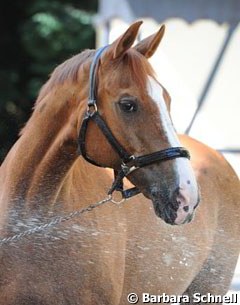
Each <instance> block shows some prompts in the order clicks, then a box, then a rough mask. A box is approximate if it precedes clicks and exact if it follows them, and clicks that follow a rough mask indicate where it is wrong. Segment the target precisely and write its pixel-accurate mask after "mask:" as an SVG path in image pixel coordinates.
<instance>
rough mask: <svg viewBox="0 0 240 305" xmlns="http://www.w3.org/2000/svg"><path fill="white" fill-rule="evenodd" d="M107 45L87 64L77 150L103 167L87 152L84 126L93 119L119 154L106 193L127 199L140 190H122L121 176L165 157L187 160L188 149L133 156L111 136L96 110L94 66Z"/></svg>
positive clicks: (181, 148)
mask: <svg viewBox="0 0 240 305" xmlns="http://www.w3.org/2000/svg"><path fill="white" fill-rule="evenodd" d="M107 47H108V46H105V47H103V48H100V49H98V50H97V51H96V54H95V56H94V58H93V61H92V64H91V67H90V76H89V99H88V109H87V112H86V114H85V117H84V119H83V122H82V126H81V129H80V132H79V136H78V150H79V153H80V154H81V155H82V156H83V157H84V159H85V160H87V161H88V162H90V163H92V164H94V165H96V166H100V167H104V166H102V165H101V164H98V163H97V162H96V161H94V160H93V159H92V158H91V157H89V156H88V154H87V152H86V133H87V127H88V123H89V121H90V120H92V121H93V122H94V123H95V124H96V125H97V126H98V127H99V129H100V130H101V131H102V133H103V134H104V136H105V138H106V139H107V141H108V142H109V143H110V145H111V146H112V148H113V149H114V150H115V152H116V153H117V154H118V155H119V157H120V159H121V161H122V163H121V169H120V170H114V176H115V179H114V181H113V184H112V186H111V188H110V189H109V191H108V194H109V195H111V194H112V193H113V192H114V191H120V192H121V193H122V196H123V198H130V197H132V196H135V195H137V194H139V193H140V192H141V191H140V190H139V189H138V188H137V187H132V188H130V189H127V190H124V189H123V178H124V177H126V176H128V175H129V174H130V173H132V172H133V171H135V170H137V169H139V168H142V167H144V166H147V165H150V164H153V163H156V162H163V161H166V160H172V159H176V158H187V159H190V154H189V152H188V151H187V150H186V149H185V148H183V147H170V148H167V149H164V150H160V151H156V152H153V153H151V154H147V155H143V156H138V157H136V156H134V155H130V154H129V153H128V152H127V151H126V150H125V149H124V148H123V147H122V145H120V143H119V142H118V140H117V139H116V138H115V136H114V135H113V133H112V131H111V130H110V128H109V127H108V125H107V124H106V122H105V121H104V120H103V118H102V117H101V115H100V114H99V112H98V110H97V96H96V91H97V84H96V79H97V67H98V63H99V59H100V56H101V55H102V53H103V51H104V50H105V49H106V48H107Z"/></svg>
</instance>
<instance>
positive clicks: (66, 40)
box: [0, 0, 97, 163]
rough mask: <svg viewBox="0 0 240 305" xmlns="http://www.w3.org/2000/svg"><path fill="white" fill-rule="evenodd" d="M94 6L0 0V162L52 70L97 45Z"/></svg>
mask: <svg viewBox="0 0 240 305" xmlns="http://www.w3.org/2000/svg"><path fill="white" fill-rule="evenodd" d="M96 11H97V0H75V1H74V0H61V1H55V0H51V1H49V0H48V1H47V0H34V1H33V0H31V1H30V0H24V1H20V0H15V1H9V0H2V1H1V2H0V29H1V38H0V163H1V162H2V160H3V159H4V157H5V156H6V154H7V152H8V151H9V149H10V148H11V146H12V145H13V143H14V142H15V141H16V140H17V137H18V133H19V130H20V129H21V128H22V127H23V126H24V123H25V122H26V121H27V120H28V118H29V115H30V113H31V111H32V107H33V105H34V101H35V99H36V96H37V94H38V91H39V89H40V88H41V86H42V85H43V84H44V82H46V80H47V79H48V75H49V74H50V73H51V71H52V70H53V69H54V68H55V67H56V66H57V65H58V64H60V63H61V62H62V61H64V60H65V59H67V58H69V57H71V56H72V55H74V54H76V53H79V52H81V51H82V50H84V49H86V48H94V47H95V31H94V28H93V27H92V17H93V15H94V14H95V12H96Z"/></svg>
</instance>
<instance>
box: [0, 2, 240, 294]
mask: <svg viewBox="0 0 240 305" xmlns="http://www.w3.org/2000/svg"><path fill="white" fill-rule="evenodd" d="M239 18H240V1H239V0H211V1H209V0H182V1H178V0H121V1H119V0H61V1H56V0H51V1H47V0H34V1H33V0H31V1H30V0H25V1H20V0H15V1H9V0H2V1H1V2H0V29H1V39H0V140H1V145H0V164H1V162H2V160H3V159H4V157H5V156H6V154H7V152H8V151H9V149H10V147H11V146H12V145H13V143H14V142H15V141H16V140H17V137H18V132H19V130H20V129H21V128H22V127H23V126H24V123H25V122H26V121H27V120H28V118H29V116H30V114H31V111H32V107H33V105H34V101H35V99H36V96H37V94H38V91H39V89H40V88H41V86H42V85H43V84H44V82H46V80H47V79H48V76H49V74H50V73H51V71H52V70H53V69H54V68H55V67H56V66H57V65H58V64H60V63H61V62H62V61H64V60H65V59H67V58H69V57H70V56H72V55H74V54H76V53H79V52H81V51H82V50H84V49H86V48H95V47H99V46H102V45H105V44H108V43H109V42H111V41H113V40H114V39H115V38H116V37H118V36H119V35H120V34H121V33H122V32H123V31H124V30H125V29H126V28H127V27H128V25H129V24H130V23H132V22H134V21H135V20H136V19H142V20H144V21H145V22H144V24H143V25H142V27H141V31H140V34H139V39H142V38H144V37H146V36H148V35H150V34H152V33H153V32H154V31H157V29H158V28H159V25H160V24H162V23H165V24H166V27H167V30H166V35H165V37H164V39H163V41H162V43H161V47H160V48H159V50H158V52H157V53H156V54H155V55H154V56H153V58H152V59H151V63H152V65H153V67H154V69H155V71H156V73H157V77H158V79H159V81H160V82H161V83H162V84H163V85H164V86H165V87H166V88H167V89H168V91H169V93H170V95H171V97H172V117H173V121H174V124H175V126H176V128H177V130H178V131H179V132H181V133H184V132H185V133H188V134H189V135H190V136H193V137H195V138H197V139H199V140H201V141H203V142H205V143H206V144H208V145H210V146H212V147H213V148H215V149H218V150H220V151H221V152H222V153H223V154H224V155H225V156H226V158H227V159H228V160H229V162H230V163H231V164H232V165H233V167H234V168H235V170H236V171H237V173H238V174H239V175H240V124H239V121H240V90H239V89H240V88H239V86H240V26H239ZM239 283H240V266H239V267H238V269H237V270H236V276H235V278H234V280H233V285H232V287H233V289H235V290H239V289H240V284H239Z"/></svg>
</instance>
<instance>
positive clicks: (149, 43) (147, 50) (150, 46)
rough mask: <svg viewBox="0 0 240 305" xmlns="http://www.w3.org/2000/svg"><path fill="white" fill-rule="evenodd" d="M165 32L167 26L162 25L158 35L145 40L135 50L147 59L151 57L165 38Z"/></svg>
mask: <svg viewBox="0 0 240 305" xmlns="http://www.w3.org/2000/svg"><path fill="white" fill-rule="evenodd" d="M164 32H165V25H162V26H161V28H160V29H159V31H158V32H157V33H155V34H153V35H151V36H149V37H147V38H145V39H143V40H142V41H140V42H139V43H138V44H137V45H136V46H135V47H134V48H135V49H136V50H137V51H138V52H140V53H141V54H142V55H144V56H145V57H146V58H149V57H151V56H152V55H153V54H154V53H155V51H156V50H157V48H158V46H159V44H160V42H161V40H162V38H163V35H164Z"/></svg>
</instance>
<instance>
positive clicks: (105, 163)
mask: <svg viewBox="0 0 240 305" xmlns="http://www.w3.org/2000/svg"><path fill="white" fill-rule="evenodd" d="M140 25H141V22H136V23H134V24H132V25H131V26H130V27H129V28H128V30H127V31H126V32H125V33H124V34H123V35H122V36H121V37H119V38H118V39H117V40H116V41H115V42H113V43H112V44H111V45H109V46H108V47H107V48H105V49H104V50H103V49H102V50H101V52H102V53H101V54H100V55H99V56H97V57H96V55H95V54H96V53H95V51H94V50H91V51H90V50H87V51H84V52H83V53H81V54H79V55H76V56H74V57H73V58H71V59H69V60H67V61H66V62H64V63H63V64H62V65H60V66H59V67H57V68H56V69H55V71H54V72H53V74H52V75H51V77H50V79H49V81H48V82H47V83H46V84H45V86H44V87H43V88H42V90H41V92H40V94H39V97H38V100H37V102H36V105H35V108H34V111H33V114H32V116H31V118H30V119H29V121H28V122H27V124H26V126H25V128H24V129H23V130H22V132H21V136H20V138H19V140H18V141H17V142H16V144H15V145H14V146H13V148H12V149H11V151H10V152H9V154H8V156H7V157H6V159H5V161H4V162H3V164H2V166H1V168H0V232H1V238H2V239H3V238H4V237H6V236H13V235H14V234H17V233H19V232H23V231H25V230H27V229H29V228H32V227H35V226H38V225H41V224H44V223H48V222H49V220H51V219H52V217H55V216H61V215H68V213H70V212H72V211H76V210H79V209H82V208H85V207H87V206H88V205H89V204H91V203H94V202H98V201H99V200H101V199H103V198H105V197H106V193H107V192H108V189H109V187H110V185H111V183H112V179H113V175H112V171H111V170H110V169H114V170H116V171H118V172H119V171H120V170H121V165H122V166H123V165H126V164H125V163H126V162H125V163H121V162H122V160H121V159H123V158H121V156H119V154H118V152H117V150H116V149H114V147H113V146H112V143H110V142H111V141H109V136H108V137H107V136H106V135H105V134H104V132H103V130H102V129H101V128H100V127H99V126H98V124H96V122H95V121H94V120H92V117H93V114H95V113H98V115H99V117H101V120H102V121H103V122H104V124H105V125H104V126H107V128H108V131H109V130H110V133H111V136H112V137H114V139H115V140H116V142H117V145H120V146H121V147H122V148H123V149H124V152H127V153H128V154H129V155H130V157H132V156H134V158H135V159H134V158H132V161H133V162H132V165H131V166H130V171H128V172H127V179H124V185H125V187H130V186H132V184H133V185H134V186H136V187H137V188H138V190H139V191H140V192H141V194H139V195H138V196H134V197H132V198H131V199H129V200H128V201H127V202H125V203H124V204H123V205H119V206H117V205H114V204H112V203H110V202H108V203H106V204H104V205H102V206H100V207H98V208H95V209H93V210H92V211H89V212H87V213H85V214H82V215H81V217H79V218H74V219H72V220H69V221H68V222H64V223H61V224H59V225H58V226H56V227H54V228H53V229H50V230H45V231H42V232H40V233H36V234H34V235H31V236H28V237H25V238H20V239H19V240H18V241H16V242H14V243H6V244H2V245H1V247H0V263H1V266H0V270H1V272H0V304H1V305H23V304H24V305H30V304H34V305H63V304H64V305H67V304H68V305H70V304H72V305H73V304H74V305H76V304H81V305H91V304H102V305H108V304H109V305H115V304H122V305H123V304H128V301H127V295H128V294H129V293H133V292H134V293H136V294H138V296H139V303H140V304H141V303H143V300H142V299H141V295H142V293H150V294H158V295H161V294H163V293H165V294H168V295H172V294H173V295H182V294H183V293H185V294H186V295H189V297H191V296H193V294H194V293H196V292H197V293H201V294H207V293H211V294H213V295H215V294H220V295H223V294H225V293H226V292H227V291H228V289H229V285H230V283H231V279H232V276H233V272H234V268H235V265H236V262H237V259H238V254H239V248H240V244H239V233H240V230H239V217H240V200H239V199H240V188H239V179H238V178H237V176H236V174H235V173H234V171H233V170H232V168H231V167H230V165H229V164H228V163H227V162H226V160H225V159H224V158H223V157H222V156H221V155H220V154H218V153H217V152H216V151H214V150H212V149H211V148H209V147H207V146H205V145H204V144H202V143H199V142H198V141H196V140H194V139H192V138H190V137H188V136H177V135H176V132H175V129H174V128H173V125H172V122H171V119H170V114H169V111H170V96H169V94H168V93H167V91H166V89H165V88H164V87H163V86H162V85H161V84H160V83H159V82H158V81H157V80H156V78H155V76H154V72H153V69H152V68H151V66H150V64H149V63H148V60H147V59H148V58H149V57H151V56H152V55H153V54H154V52H155V50H156V49H157V47H158V45H159V43H160V41H161V39H162V36H163V34H164V27H161V29H160V30H159V31H158V32H157V33H156V34H154V35H152V36H150V37H148V38H146V39H144V40H142V41H141V42H139V43H138V44H137V45H136V46H135V47H132V45H133V43H134V41H135V39H136V36H137V33H138V30H139V27H140ZM94 56H95V57H94ZM94 58H95V59H94ZM93 60H95V61H96V66H95V70H94V73H95V74H94V75H92V74H91V73H92V72H91V73H90V65H91V63H92V62H93ZM91 67H93V66H91ZM89 75H90V76H91V77H90V78H91V80H92V77H93V78H96V79H95V81H94V82H93V84H94V88H91V84H89ZM89 87H90V91H91V92H94V94H96V98H97V104H96V101H95V102H94V103H95V104H94V103H93V104H90V105H89V109H88V114H89V117H90V120H89V122H88V124H87V127H86V129H85V131H84V133H85V138H84V143H79V142H80V141H82V140H81V137H80V138H79V137H78V134H79V131H80V130H82V128H83V121H84V118H86V116H85V115H86V110H87V103H88V91H89ZM92 106H93V107H92ZM216 111H217V109H216ZM181 115H184V110H183V111H182V114H181ZM206 132H207V130H206ZM180 143H181V144H180ZM79 145H80V146H81V147H83V146H84V150H85V152H84V154H85V157H86V156H87V158H88V159H90V160H93V161H94V162H95V163H97V164H99V165H101V166H102V167H97V166H95V165H93V164H91V163H89V162H87V161H86V160H85V159H84V158H83V157H82V156H79V154H78V152H79V149H78V146H79ZM181 146H183V147H185V148H186V149H188V150H189V152H190V155H191V160H189V159H188V153H187V152H186V149H185V148H181V149H180V150H179V147H181ZM172 150H173V151H174V154H173V156H172V157H171V156H170V155H169V154H168V153H169V152H171V151H172ZM176 151H181V153H180V154H179V155H178V156H177V155H176ZM167 152H168V153H167ZM183 152H184V153H183ZM82 153H83V152H82ZM160 154H162V155H164V156H166V155H167V157H166V159H165V161H163V160H160V159H159V156H160ZM152 155H154V156H155V157H156V156H157V158H156V159H155V160H154V161H153V162H151V163H149V162H148V163H147V164H145V165H144V166H143V167H142V166H138V164H137V163H136V162H137V161H138V162H139V160H140V159H141V158H142V157H143V159H146V158H147V159H148V160H149V159H150V157H149V156H151V157H152ZM136 160H137V161H136ZM141 160H142V159H141ZM128 161H129V160H128ZM134 162H135V163H134ZM136 164H137V165H136ZM104 167H107V168H104ZM109 168H110V169H109ZM133 169H134V170H133ZM200 198H201V199H200ZM199 199H200V204H199V206H198V208H196V206H197V205H198V202H199ZM151 202H152V203H153V204H152V203H151ZM195 208H196V211H195V212H194V210H195ZM193 214H195V215H194V217H192V216H193ZM192 218H193V219H192ZM191 220H192V221H191ZM190 221H191V222H190ZM186 222H190V223H188V224H184V225H183V223H186ZM192 302H193V299H192Z"/></svg>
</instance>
